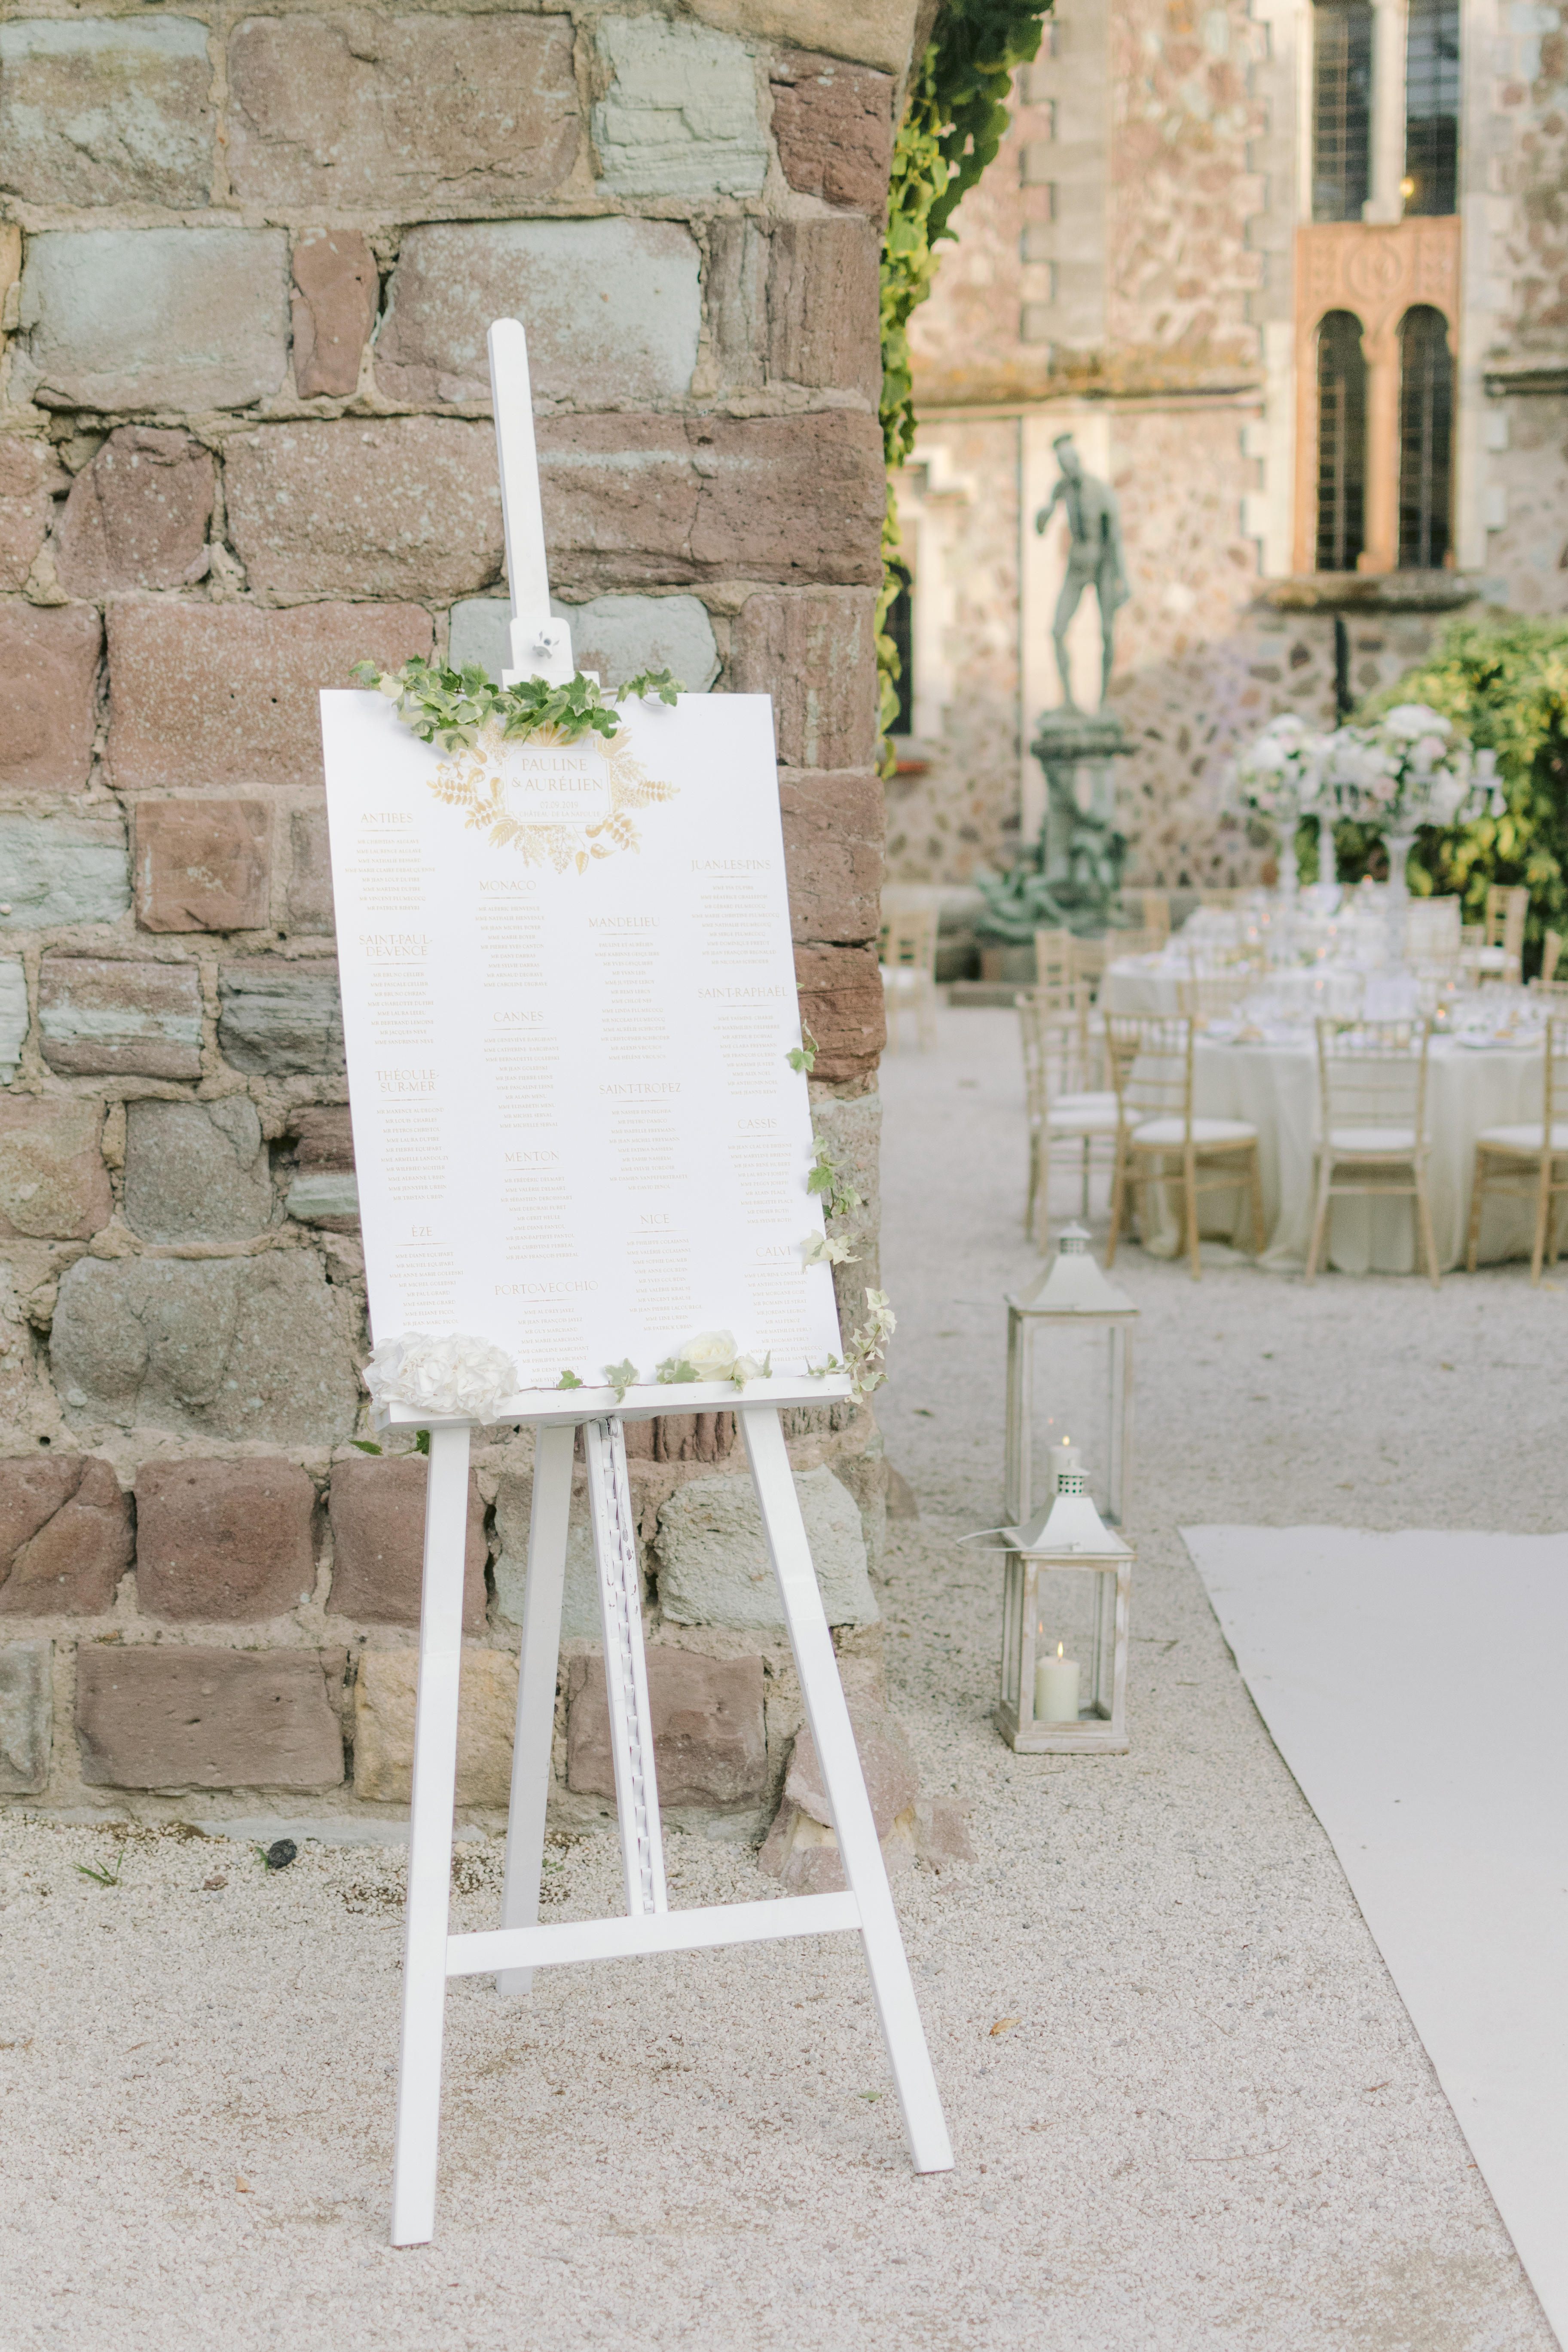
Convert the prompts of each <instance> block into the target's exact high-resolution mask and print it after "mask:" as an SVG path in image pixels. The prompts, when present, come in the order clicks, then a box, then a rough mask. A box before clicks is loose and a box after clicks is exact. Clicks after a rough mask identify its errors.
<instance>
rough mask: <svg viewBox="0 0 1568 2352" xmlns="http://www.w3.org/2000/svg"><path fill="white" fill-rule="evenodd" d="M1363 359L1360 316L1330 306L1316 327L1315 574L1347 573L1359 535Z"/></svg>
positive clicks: (1361, 541) (1356, 553)
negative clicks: (1316, 547)
mask: <svg viewBox="0 0 1568 2352" xmlns="http://www.w3.org/2000/svg"><path fill="white" fill-rule="evenodd" d="M1365 509H1366V361H1365V358H1364V357H1363V352H1362V347H1361V320H1359V319H1357V318H1355V317H1354V316H1353V315H1352V312H1350V311H1349V310H1331V311H1330V312H1329V314H1328V316H1327V317H1326V318H1325V319H1324V320H1323V323H1322V325H1321V327H1320V328H1319V329H1318V554H1317V569H1318V570H1319V571H1320V572H1353V571H1354V570H1355V568H1356V560H1357V558H1358V557H1359V556H1360V554H1361V551H1362V549H1363V546H1364V545H1365V543H1366V539H1365Z"/></svg>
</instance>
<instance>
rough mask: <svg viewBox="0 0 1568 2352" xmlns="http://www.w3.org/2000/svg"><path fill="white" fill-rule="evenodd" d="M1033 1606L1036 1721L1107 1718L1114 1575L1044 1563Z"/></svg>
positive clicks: (1112, 1648) (1113, 1631)
mask: <svg viewBox="0 0 1568 2352" xmlns="http://www.w3.org/2000/svg"><path fill="white" fill-rule="evenodd" d="M1035 1590H1036V1599H1035V1608H1034V1626H1033V1632H1034V1636H1035V1642H1034V1653H1035V1672H1034V1690H1033V1699H1034V1720H1035V1722H1036V1723H1037V1724H1040V1723H1065V1722H1079V1723H1082V1722H1091V1723H1092V1722H1098V1721H1109V1720H1110V1712H1111V1702H1112V1678H1113V1672H1114V1667H1115V1647H1116V1576H1115V1572H1114V1570H1112V1571H1111V1572H1110V1573H1109V1574H1105V1573H1101V1572H1100V1571H1098V1570H1093V1569H1084V1568H1052V1569H1044V1568H1042V1569H1041V1570H1040V1571H1039V1573H1038V1576H1037V1580H1036V1588H1035Z"/></svg>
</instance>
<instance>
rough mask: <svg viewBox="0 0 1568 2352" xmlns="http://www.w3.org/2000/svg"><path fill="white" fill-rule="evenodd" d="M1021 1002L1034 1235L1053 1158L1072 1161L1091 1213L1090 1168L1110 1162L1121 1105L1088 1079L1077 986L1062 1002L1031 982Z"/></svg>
mask: <svg viewBox="0 0 1568 2352" xmlns="http://www.w3.org/2000/svg"><path fill="white" fill-rule="evenodd" d="M1017 1002H1018V1029H1019V1036H1020V1041H1021V1043H1022V1045H1023V1048H1024V1093H1025V1099H1026V1104H1027V1107H1028V1118H1029V1193H1028V1199H1027V1202H1026V1204H1025V1209H1024V1231H1025V1232H1026V1234H1028V1235H1029V1237H1030V1239H1031V1240H1033V1241H1037V1240H1038V1239H1039V1238H1040V1234H1039V1232H1038V1229H1037V1219H1038V1217H1039V1213H1040V1211H1041V1209H1042V1208H1043V1209H1044V1210H1045V1212H1046V1217H1047V1223H1048V1222H1049V1215H1050V1171H1051V1164H1052V1161H1053V1160H1070V1161H1071V1162H1072V1164H1073V1167H1074V1170H1075V1172H1076V1173H1077V1175H1078V1177H1079V1184H1080V1186H1081V1192H1082V1200H1081V1204H1080V1212H1079V1213H1080V1214H1081V1215H1082V1216H1083V1217H1084V1218H1085V1219H1086V1220H1087V1218H1088V1216H1089V1178H1090V1175H1091V1174H1092V1172H1093V1170H1094V1168H1095V1167H1096V1165H1100V1166H1103V1167H1105V1168H1107V1169H1110V1167H1111V1165H1112V1164H1113V1162H1114V1159H1115V1149H1116V1125H1117V1107H1116V1097H1115V1095H1114V1094H1111V1093H1100V1092H1096V1091H1095V1090H1094V1089H1092V1088H1091V1087H1090V1086H1089V1072H1088V1069H1087V1066H1086V1063H1085V1058H1084V1051H1085V1049H1084V1030H1083V1025H1082V1021H1081V1018H1080V1015H1081V1013H1082V1012H1083V1010H1084V1007H1083V1005H1082V1004H1081V1003H1079V1001H1078V1000H1077V999H1076V998H1075V996H1074V993H1073V992H1072V990H1071V989H1070V988H1069V989H1068V990H1067V991H1066V1001H1065V1002H1062V1001H1060V1000H1059V999H1058V995H1057V992H1055V991H1051V990H1047V989H1026V990H1025V991H1023V992H1022V993H1021V994H1020V995H1019V997H1018V1000H1017Z"/></svg>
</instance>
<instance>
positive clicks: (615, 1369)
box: [605, 1356, 637, 1404]
mask: <svg viewBox="0 0 1568 2352" xmlns="http://www.w3.org/2000/svg"><path fill="white" fill-rule="evenodd" d="M605 1379H606V1380H607V1381H608V1382H609V1384H610V1386H611V1387H612V1388H613V1389H614V1390H615V1392H616V1403H617V1404H619V1403H621V1402H623V1400H624V1398H625V1396H626V1391H627V1390H628V1389H629V1388H631V1387H633V1386H634V1385H635V1383H636V1381H637V1366H636V1365H635V1364H634V1363H633V1361H632V1360H631V1358H630V1357H629V1356H628V1357H627V1358H626V1361H625V1362H624V1363H620V1364H606V1365H605Z"/></svg>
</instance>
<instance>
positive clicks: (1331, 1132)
mask: <svg viewBox="0 0 1568 2352" xmlns="http://www.w3.org/2000/svg"><path fill="white" fill-rule="evenodd" d="M1431 1036H1432V1024H1431V1023H1430V1022H1428V1021H1320V1022H1319V1023H1318V1102H1319V1126H1320V1133H1319V1139H1318V1148H1317V1163H1318V1183H1317V1192H1318V1201H1317V1210H1316V1213H1315V1214H1314V1216H1313V1219H1312V1244H1311V1247H1310V1249H1309V1251H1308V1252H1307V1280H1308V1281H1309V1282H1315V1281H1316V1280H1317V1278H1318V1258H1319V1255H1320V1253H1321V1250H1322V1246H1323V1236H1324V1234H1326V1232H1327V1230H1328V1223H1329V1206H1330V1203H1331V1202H1333V1201H1336V1200H1342V1199H1344V1198H1345V1197H1346V1196H1347V1195H1349V1194H1352V1193H1354V1194H1361V1195H1363V1196H1365V1195H1368V1194H1370V1195H1372V1196H1373V1197H1377V1196H1380V1195H1392V1196H1394V1197H1395V1198H1400V1199H1405V1198H1412V1197H1413V1198H1414V1200H1415V1225H1416V1232H1417V1234H1418V1235H1419V1238H1420V1244H1421V1255H1422V1256H1423V1257H1424V1258H1425V1259H1426V1273H1427V1276H1428V1278H1429V1279H1430V1281H1431V1284H1432V1287H1433V1289H1434V1290H1436V1288H1437V1286H1438V1284H1439V1281H1440V1280H1441V1276H1439V1274H1438V1271H1437V1245H1436V1242H1435V1241H1434V1239H1433V1237H1432V1208H1431V1202H1430V1201H1429V1199H1428V1197H1427V1192H1426V1162H1427V1159H1428V1157H1429V1155H1430V1151H1431V1138H1430V1137H1429V1136H1428V1134H1427V1132H1426V1052H1427V1047H1428V1045H1430V1043H1431ZM1402 1179H1403V1180H1404V1181H1401V1180H1402Z"/></svg>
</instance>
